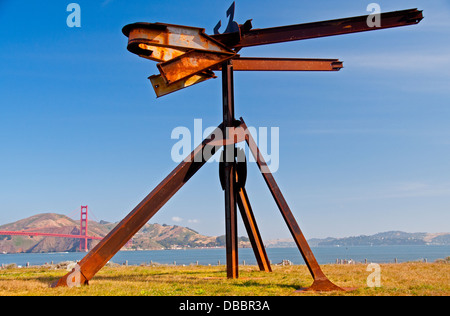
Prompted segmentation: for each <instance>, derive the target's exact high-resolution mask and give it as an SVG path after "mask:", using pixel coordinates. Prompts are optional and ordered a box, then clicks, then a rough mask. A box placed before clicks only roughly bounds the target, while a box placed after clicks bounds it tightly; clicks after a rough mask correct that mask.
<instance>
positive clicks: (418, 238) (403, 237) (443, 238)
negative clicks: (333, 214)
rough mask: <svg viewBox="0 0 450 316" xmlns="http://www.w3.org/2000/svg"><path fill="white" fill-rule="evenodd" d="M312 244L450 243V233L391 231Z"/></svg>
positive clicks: (325, 240)
mask: <svg viewBox="0 0 450 316" xmlns="http://www.w3.org/2000/svg"><path fill="white" fill-rule="evenodd" d="M310 243H311V246H394V245H450V233H438V234H430V233H405V232H401V231H389V232H384V233H378V234H375V235H371V236H366V235H361V236H354V237H346V238H331V237H329V238H326V239H314V240H311V241H310Z"/></svg>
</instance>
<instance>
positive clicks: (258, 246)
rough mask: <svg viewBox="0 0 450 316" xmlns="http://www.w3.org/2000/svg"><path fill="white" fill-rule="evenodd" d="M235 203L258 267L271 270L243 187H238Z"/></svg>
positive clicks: (262, 269) (266, 270) (267, 270)
mask: <svg viewBox="0 0 450 316" xmlns="http://www.w3.org/2000/svg"><path fill="white" fill-rule="evenodd" d="M237 203H238V206H239V210H240V211H241V216H242V221H243V222H244V225H245V229H246V230H247V235H248V238H249V239H250V243H251V244H252V248H253V252H254V254H255V257H256V262H257V263H258V266H259V269H260V270H261V271H265V272H272V267H271V266H270V261H269V258H268V256H267V252H266V249H265V248H264V243H263V240H262V238H261V234H260V232H259V229H258V225H257V224H256V219H255V216H254V215H253V210H252V207H251V205H250V200H249V198H248V195H247V191H246V190H245V188H244V187H239V188H238V193H237Z"/></svg>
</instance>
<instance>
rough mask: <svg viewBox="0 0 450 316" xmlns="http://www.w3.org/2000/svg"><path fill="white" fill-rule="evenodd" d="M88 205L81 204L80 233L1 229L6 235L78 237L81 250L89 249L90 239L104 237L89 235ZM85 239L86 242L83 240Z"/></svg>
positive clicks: (0, 233) (2, 233)
mask: <svg viewBox="0 0 450 316" xmlns="http://www.w3.org/2000/svg"><path fill="white" fill-rule="evenodd" d="M87 230H88V207H87V206H81V217H80V234H79V235H70V234H52V233H41V232H33V231H0V236H1V235H6V236H43V237H62V238H77V239H80V251H83V250H84V251H88V240H89V239H96V240H101V239H103V237H95V236H88V234H87V233H88V231H87ZM83 240H84V242H83Z"/></svg>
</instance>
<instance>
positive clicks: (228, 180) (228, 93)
mask: <svg viewBox="0 0 450 316" xmlns="http://www.w3.org/2000/svg"><path fill="white" fill-rule="evenodd" d="M222 94H223V124H222V127H223V135H224V138H229V132H230V129H233V131H234V121H235V119H234V82H233V65H232V62H231V61H227V62H225V63H223V64H222ZM235 148H236V146H235V144H234V143H233V144H229V145H226V146H225V147H224V154H223V157H224V158H223V159H224V191H225V239H226V259H227V277H228V278H229V279H237V278H238V277H239V259H238V233H237V212H236V191H235V186H236V163H235Z"/></svg>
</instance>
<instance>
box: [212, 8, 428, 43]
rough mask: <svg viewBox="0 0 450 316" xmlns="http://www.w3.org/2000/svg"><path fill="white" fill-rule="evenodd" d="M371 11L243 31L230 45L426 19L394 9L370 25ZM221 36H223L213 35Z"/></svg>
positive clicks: (281, 40) (355, 29)
mask: <svg viewBox="0 0 450 316" xmlns="http://www.w3.org/2000/svg"><path fill="white" fill-rule="evenodd" d="M368 18H369V15H364V16H357V17H351V18H343V19H336V20H329V21H321V22H312V23H303V24H296V25H290V26H281V27H273V28H265V29H251V30H248V31H244V32H241V37H240V39H239V42H234V43H230V42H227V45H228V46H229V47H232V48H238V49H239V48H243V47H249V46H257V45H267V44H275V43H283V42H290V41H299V40H305V39H311V38H319V37H326V36H334V35H343V34H350V33H357V32H366V31H374V30H380V29H387V28H392V27H399V26H407V25H414V24H418V23H419V22H420V21H421V20H422V19H423V14H422V11H419V10H417V9H410V10H402V11H394V12H387V13H381V14H380V20H381V26H380V27H370V26H369V25H368V23H367V19H368ZM211 37H213V38H214V37H216V38H217V39H218V40H220V39H222V37H221V36H217V35H216V36H215V35H212V36H211Z"/></svg>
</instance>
